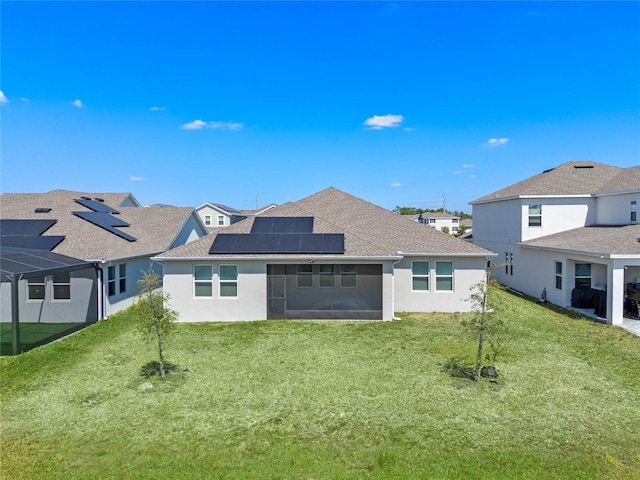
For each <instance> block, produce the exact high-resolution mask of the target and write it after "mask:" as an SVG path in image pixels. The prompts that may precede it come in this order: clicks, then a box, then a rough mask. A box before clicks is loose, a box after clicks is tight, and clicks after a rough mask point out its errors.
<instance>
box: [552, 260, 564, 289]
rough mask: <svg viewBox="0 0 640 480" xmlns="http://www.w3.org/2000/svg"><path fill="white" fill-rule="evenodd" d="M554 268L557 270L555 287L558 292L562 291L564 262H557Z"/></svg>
mask: <svg viewBox="0 0 640 480" xmlns="http://www.w3.org/2000/svg"><path fill="white" fill-rule="evenodd" d="M554 263H555V265H554V268H555V272H554V273H555V282H554V285H555V287H556V289H558V290H562V284H563V278H562V262H558V261H557V260H556V261H555V262H554ZM558 282H559V283H560V286H558Z"/></svg>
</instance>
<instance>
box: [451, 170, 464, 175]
mask: <svg viewBox="0 0 640 480" xmlns="http://www.w3.org/2000/svg"><path fill="white" fill-rule="evenodd" d="M451 173H453V174H454V175H460V174H461V173H462V170H454V171H453V172H451Z"/></svg>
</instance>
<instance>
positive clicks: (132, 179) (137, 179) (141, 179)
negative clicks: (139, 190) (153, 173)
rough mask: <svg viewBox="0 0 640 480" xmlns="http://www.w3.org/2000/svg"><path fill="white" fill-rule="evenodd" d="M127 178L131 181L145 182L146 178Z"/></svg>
mask: <svg viewBox="0 0 640 480" xmlns="http://www.w3.org/2000/svg"><path fill="white" fill-rule="evenodd" d="M129 180H131V181H132V182H145V181H146V180H147V179H146V178H145V177H129Z"/></svg>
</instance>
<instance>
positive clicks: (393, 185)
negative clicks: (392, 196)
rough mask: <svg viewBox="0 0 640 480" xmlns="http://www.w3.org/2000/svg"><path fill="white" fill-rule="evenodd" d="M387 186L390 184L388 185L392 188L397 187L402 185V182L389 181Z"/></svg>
mask: <svg viewBox="0 0 640 480" xmlns="http://www.w3.org/2000/svg"><path fill="white" fill-rule="evenodd" d="M389 186H390V187H394V188H397V187H404V183H400V182H393V183H390V184H389Z"/></svg>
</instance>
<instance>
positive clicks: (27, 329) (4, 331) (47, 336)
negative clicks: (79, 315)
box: [0, 322, 86, 355]
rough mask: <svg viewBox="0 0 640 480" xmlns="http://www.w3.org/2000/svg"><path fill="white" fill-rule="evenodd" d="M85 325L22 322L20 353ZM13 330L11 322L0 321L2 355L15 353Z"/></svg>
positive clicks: (0, 352)
mask: <svg viewBox="0 0 640 480" xmlns="http://www.w3.org/2000/svg"><path fill="white" fill-rule="evenodd" d="M85 326H86V324H84V323H21V324H20V347H19V353H20V352H26V351H27V350H31V349H32V348H35V347H37V346H39V345H44V344H45V343H49V342H52V341H53V340H56V339H58V338H60V337H62V336H64V335H68V334H70V333H73V332H75V331H76V330H80V329H81V328H84V327H85ZM12 332H13V329H12V325H11V323H10V322H2V323H0V355H13V343H12V342H13V336H12Z"/></svg>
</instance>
